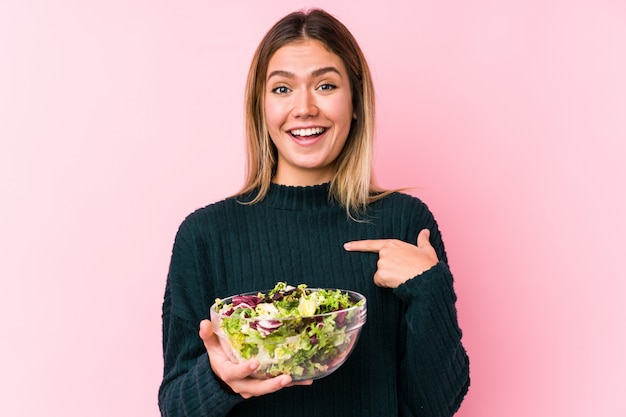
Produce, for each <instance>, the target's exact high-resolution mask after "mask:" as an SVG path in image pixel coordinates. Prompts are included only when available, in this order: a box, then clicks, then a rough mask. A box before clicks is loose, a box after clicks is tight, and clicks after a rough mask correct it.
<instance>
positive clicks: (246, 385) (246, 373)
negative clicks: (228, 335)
mask: <svg viewBox="0 0 626 417" xmlns="http://www.w3.org/2000/svg"><path fill="white" fill-rule="evenodd" d="M199 334H200V338H201V339H202V341H203V342H204V347H205V348H206V351H207V353H208V355H209V362H210V363H211V369H213V373H214V374H215V376H216V377H217V378H219V379H221V380H222V381H223V382H224V383H225V384H226V385H228V386H229V387H230V389H231V390H233V391H234V392H236V393H237V394H239V395H241V396H242V397H243V398H250V397H256V396H259V395H264V394H269V393H271V392H275V391H278V390H280V389H282V388H285V387H288V386H292V385H311V384H312V383H313V381H312V380H308V381H300V382H292V381H291V377H290V376H289V375H279V376H277V377H275V378H270V379H256V378H252V377H251V376H250V375H252V373H253V372H254V371H255V370H256V369H257V368H258V366H259V362H258V361H256V360H254V359H251V360H249V361H246V362H243V363H240V364H238V363H234V362H232V361H231V360H230V358H229V357H228V356H227V355H226V353H225V352H224V351H223V350H222V346H221V345H220V341H219V340H218V339H217V336H216V335H215V334H214V333H213V327H212V325H211V321H210V320H202V321H201V322H200V331H199Z"/></svg>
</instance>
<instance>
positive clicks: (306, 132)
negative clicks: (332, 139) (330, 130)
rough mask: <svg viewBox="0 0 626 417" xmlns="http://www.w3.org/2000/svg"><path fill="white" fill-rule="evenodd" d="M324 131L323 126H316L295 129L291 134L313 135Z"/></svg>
mask: <svg viewBox="0 0 626 417" xmlns="http://www.w3.org/2000/svg"><path fill="white" fill-rule="evenodd" d="M322 132H324V128H323V127H314V128H312V129H311V128H309V129H295V130H292V131H291V134H292V135H294V136H312V135H319V134H320V133H322Z"/></svg>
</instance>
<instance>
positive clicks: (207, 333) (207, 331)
mask: <svg viewBox="0 0 626 417" xmlns="http://www.w3.org/2000/svg"><path fill="white" fill-rule="evenodd" d="M198 334H199V335H200V339H202V340H207V339H209V338H210V337H211V336H213V325H212V324H211V320H208V319H204V320H202V321H201V322H200V331H199V332H198Z"/></svg>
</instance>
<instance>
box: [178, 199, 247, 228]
mask: <svg viewBox="0 0 626 417" xmlns="http://www.w3.org/2000/svg"><path fill="white" fill-rule="evenodd" d="M241 206H242V204H241V203H240V202H239V201H238V200H237V199H236V198H235V197H227V198H225V199H223V200H220V201H217V202H214V203H210V204H208V205H206V206H204V207H200V208H198V209H196V210H194V211H192V212H191V213H189V214H188V215H187V216H186V217H185V218H184V219H183V221H182V222H181V224H180V226H179V230H178V234H195V233H196V232H198V231H201V232H202V234H204V233H206V232H207V231H209V230H211V229H214V228H216V227H218V226H219V225H220V224H224V223H225V221H226V219H228V218H229V217H230V216H232V213H233V212H234V211H235V210H237V209H238V207H241Z"/></svg>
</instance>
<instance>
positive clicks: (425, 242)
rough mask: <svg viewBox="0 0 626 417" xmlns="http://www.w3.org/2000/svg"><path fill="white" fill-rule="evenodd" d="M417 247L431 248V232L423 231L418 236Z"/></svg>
mask: <svg viewBox="0 0 626 417" xmlns="http://www.w3.org/2000/svg"><path fill="white" fill-rule="evenodd" d="M417 246H418V247H420V248H423V247H425V246H430V230H428V229H422V230H421V231H420V232H419V234H418V235H417Z"/></svg>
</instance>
